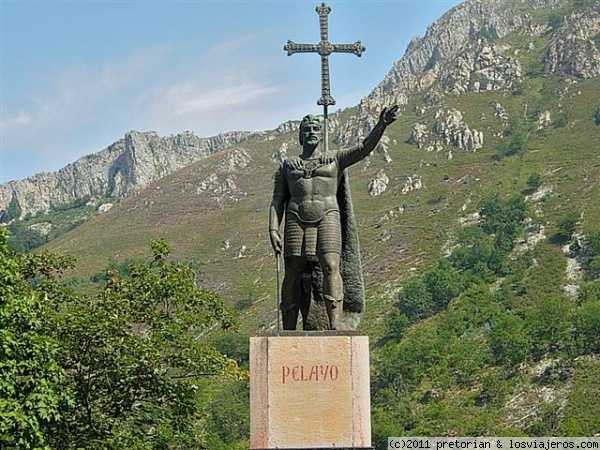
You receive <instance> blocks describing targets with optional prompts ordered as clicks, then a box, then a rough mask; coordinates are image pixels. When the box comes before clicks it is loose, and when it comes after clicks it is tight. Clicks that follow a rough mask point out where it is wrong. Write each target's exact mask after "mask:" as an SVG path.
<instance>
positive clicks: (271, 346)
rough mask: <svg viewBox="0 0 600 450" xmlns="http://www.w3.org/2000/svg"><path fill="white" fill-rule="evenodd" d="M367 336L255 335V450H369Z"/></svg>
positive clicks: (343, 333) (252, 431)
mask: <svg viewBox="0 0 600 450" xmlns="http://www.w3.org/2000/svg"><path fill="white" fill-rule="evenodd" d="M370 408H371V405H370V378H369V338H368V337H366V336H357V335H356V333H354V332H346V331H340V332H337V331H312V332H302V331H287V332H286V331H283V332H276V333H273V334H270V335H264V336H257V337H251V338H250V448H251V449H252V450H264V449H295V450H301V449H370V448H372V447H371V409H370Z"/></svg>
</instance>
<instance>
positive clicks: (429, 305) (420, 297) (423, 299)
mask: <svg viewBox="0 0 600 450" xmlns="http://www.w3.org/2000/svg"><path fill="white" fill-rule="evenodd" d="M398 307H399V308H400V311H402V313H404V314H405V315H406V316H407V317H408V318H409V319H411V320H416V319H422V318H425V317H429V316H430V315H432V314H433V313H434V312H435V305H434V304H433V299H432V297H431V293H430V292H429V291H428V290H427V286H426V285H425V283H424V282H423V279H422V278H420V277H416V278H411V279H409V280H408V281H407V282H406V283H404V285H403V287H402V290H401V291H400V294H399V295H398Z"/></svg>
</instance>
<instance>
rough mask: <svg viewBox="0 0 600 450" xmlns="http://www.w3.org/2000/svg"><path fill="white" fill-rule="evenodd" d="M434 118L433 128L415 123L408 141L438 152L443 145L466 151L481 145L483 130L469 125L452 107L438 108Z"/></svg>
mask: <svg viewBox="0 0 600 450" xmlns="http://www.w3.org/2000/svg"><path fill="white" fill-rule="evenodd" d="M435 119H436V123H435V126H434V127H433V130H429V129H428V127H427V125H425V124H423V123H415V124H414V125H413V127H412V131H411V135H410V137H409V139H408V142H409V143H410V144H413V145H416V146H417V147H419V148H422V149H425V150H426V151H429V152H431V151H438V152H439V151H441V150H443V148H444V145H452V146H455V147H458V148H460V149H461V150H467V151H476V150H478V149H480V148H481V147H483V132H481V131H478V130H475V129H472V128H471V127H469V125H468V124H467V123H466V122H465V121H464V119H463V115H462V113H461V112H460V111H458V110H456V109H454V108H450V109H446V110H444V109H440V110H438V111H437V112H436V114H435ZM449 158H451V156H450V155H449Z"/></svg>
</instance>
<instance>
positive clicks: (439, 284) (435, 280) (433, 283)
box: [423, 259, 464, 310]
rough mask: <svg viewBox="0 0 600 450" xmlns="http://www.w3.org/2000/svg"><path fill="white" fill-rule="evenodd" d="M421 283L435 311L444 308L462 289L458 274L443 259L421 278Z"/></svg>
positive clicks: (462, 284)
mask: <svg viewBox="0 0 600 450" xmlns="http://www.w3.org/2000/svg"><path fill="white" fill-rule="evenodd" d="M423 281H424V283H425V286H426V287H427V290H428V291H429V293H430V294H431V299H432V302H433V303H434V305H435V308H436V309H437V310H439V309H441V308H443V307H445V306H446V305H447V304H448V303H449V302H450V300H452V299H453V298H454V297H456V296H457V295H459V294H460V293H461V292H462V290H463V288H464V283H463V280H462V277H461V275H460V273H459V272H458V270H456V269H455V268H454V267H453V266H452V264H450V262H449V261H447V260H445V259H442V260H440V261H439V262H438V264H437V266H435V267H434V268H433V269H431V270H428V271H427V272H426V273H425V275H424V276H423Z"/></svg>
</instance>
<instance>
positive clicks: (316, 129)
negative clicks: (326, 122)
mask: <svg viewBox="0 0 600 450" xmlns="http://www.w3.org/2000/svg"><path fill="white" fill-rule="evenodd" d="M301 134H302V144H303V145H310V146H316V145H318V144H319V143H320V142H321V141H322V140H323V130H322V128H321V124H320V123H319V122H318V121H316V120H311V121H310V122H307V123H305V124H304V125H303V126H302V131H301Z"/></svg>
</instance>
